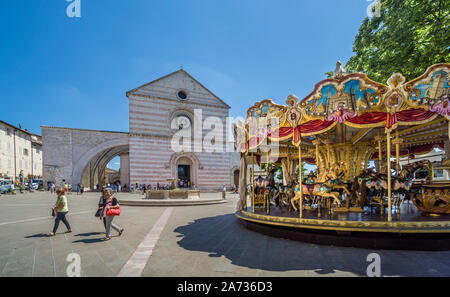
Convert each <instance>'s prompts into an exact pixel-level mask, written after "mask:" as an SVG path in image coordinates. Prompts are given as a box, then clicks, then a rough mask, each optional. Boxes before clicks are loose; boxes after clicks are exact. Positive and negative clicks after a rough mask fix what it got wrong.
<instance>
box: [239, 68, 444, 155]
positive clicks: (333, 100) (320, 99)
mask: <svg viewBox="0 0 450 297" xmlns="http://www.w3.org/2000/svg"><path fill="white" fill-rule="evenodd" d="M449 79H450V64H448V63H443V64H436V65H433V66H431V67H429V68H428V69H427V71H426V72H425V73H424V74H423V75H422V76H420V77H418V78H416V79H413V80H411V81H409V82H407V83H405V78H404V77H403V75H402V74H400V73H395V74H393V75H392V76H391V77H390V78H389V79H388V81H387V85H384V84H381V83H378V82H375V81H373V80H370V79H369V78H368V77H367V76H366V75H365V74H363V73H352V74H344V73H342V72H340V73H337V74H336V75H335V76H334V77H333V78H329V79H325V80H322V81H320V82H319V83H317V84H316V85H315V87H314V89H313V91H312V92H311V93H310V94H309V95H308V96H306V97H305V98H304V99H302V100H299V99H298V98H297V97H296V96H294V95H290V96H288V98H287V100H286V105H284V106H283V105H278V104H275V103H274V102H272V100H269V99H267V100H263V101H260V102H257V103H255V104H254V105H253V106H252V107H250V108H249V109H248V111H247V119H246V120H245V122H244V123H242V122H241V123H239V124H238V125H237V126H235V128H234V134H235V141H236V146H237V148H238V150H239V151H240V152H242V153H246V152H248V151H249V150H251V149H256V148H258V147H259V146H260V145H261V144H262V143H265V142H264V141H265V140H266V139H270V140H271V141H272V142H274V141H275V142H278V143H279V144H282V145H294V146H298V145H300V143H301V145H302V146H308V145H311V146H312V142H313V141H314V140H316V139H318V140H322V141H325V140H327V141H329V142H331V143H334V144H342V143H346V144H349V143H350V144H352V145H373V144H374V139H375V138H376V137H377V136H380V135H384V134H385V133H386V132H394V133H395V134H396V135H397V134H398V136H399V137H401V138H402V141H403V143H402V144H401V150H400V154H401V155H407V154H421V153H426V152H428V151H430V150H431V149H433V148H434V147H436V146H437V147H441V148H443V146H444V141H445V140H446V139H448V126H447V125H448V123H447V120H450V104H449V103H450V102H449V100H450V86H449ZM384 141H386V139H384ZM372 158H377V153H374V155H373V156H372Z"/></svg>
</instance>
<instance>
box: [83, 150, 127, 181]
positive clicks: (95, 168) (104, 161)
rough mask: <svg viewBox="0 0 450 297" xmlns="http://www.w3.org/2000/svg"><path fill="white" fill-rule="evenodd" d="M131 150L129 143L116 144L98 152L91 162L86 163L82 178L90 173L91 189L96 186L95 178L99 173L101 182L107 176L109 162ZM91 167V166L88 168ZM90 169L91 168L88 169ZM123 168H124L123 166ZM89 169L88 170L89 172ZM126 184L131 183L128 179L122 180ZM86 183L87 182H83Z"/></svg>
mask: <svg viewBox="0 0 450 297" xmlns="http://www.w3.org/2000/svg"><path fill="white" fill-rule="evenodd" d="M128 152H129V146H128V145H121V146H116V147H113V148H110V149H106V150H104V151H102V152H101V153H99V154H97V155H96V156H95V157H94V158H93V159H92V160H91V161H90V162H89V163H88V165H86V168H85V169H84V172H83V175H82V180H83V181H84V178H85V174H86V173H89V174H88V175H89V187H90V188H91V189H93V188H94V180H95V175H97V180H98V182H99V183H100V184H101V183H102V179H104V178H105V170H106V166H107V165H108V163H109V162H110V161H111V160H112V159H113V158H114V157H115V156H120V155H121V154H124V153H128ZM87 167H90V168H87ZM88 169H89V170H88ZM121 169H122V168H121ZM87 171H88V172H87ZM122 183H124V184H129V181H128V180H124V181H122ZM83 184H85V183H83Z"/></svg>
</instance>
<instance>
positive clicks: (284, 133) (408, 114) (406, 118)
mask: <svg viewBox="0 0 450 297" xmlns="http://www.w3.org/2000/svg"><path fill="white" fill-rule="evenodd" d="M434 115H435V113H434V112H431V111H427V110H425V109H422V108H417V109H408V110H402V111H399V112H397V113H394V114H390V113H386V112H379V111H372V112H366V113H362V114H360V115H359V116H355V117H353V118H349V119H347V122H349V123H352V124H356V125H360V126H362V127H364V125H371V124H378V123H381V122H384V123H385V127H386V128H387V129H391V128H392V127H393V126H394V125H395V124H397V123H399V122H404V123H411V122H421V121H425V120H428V119H430V118H431V117H433V116H434ZM334 123H335V122H334V121H326V120H312V121H308V122H305V123H303V124H301V125H300V126H297V127H295V128H293V127H280V128H276V129H274V130H273V131H270V130H267V129H265V128H263V129H260V130H259V131H258V134H257V135H256V136H252V137H250V139H249V141H248V142H247V144H246V145H245V149H252V148H255V147H257V146H259V145H260V144H261V143H262V142H263V141H264V139H266V138H267V137H270V138H271V139H273V140H280V139H287V138H292V142H293V143H294V144H295V145H298V144H299V143H300V137H301V135H302V134H303V135H304V134H311V133H314V134H319V133H321V131H325V130H326V129H328V128H330V126H331V125H333V124H334ZM241 148H242V149H244V147H243V145H242V146H241ZM241 151H242V150H241Z"/></svg>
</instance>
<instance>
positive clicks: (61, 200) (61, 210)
mask: <svg viewBox="0 0 450 297" xmlns="http://www.w3.org/2000/svg"><path fill="white" fill-rule="evenodd" d="M56 195H58V198H56V204H55V207H53V211H54V212H56V216H55V217H56V218H55V225H54V226H53V232H51V233H49V234H48V236H55V234H56V230H58V226H59V221H62V222H63V223H64V225H66V227H67V231H66V233H70V232H72V229H71V228H70V224H69V221H67V219H66V214H67V212H68V211H69V208H68V207H67V198H66V196H64V189H62V188H57V189H56Z"/></svg>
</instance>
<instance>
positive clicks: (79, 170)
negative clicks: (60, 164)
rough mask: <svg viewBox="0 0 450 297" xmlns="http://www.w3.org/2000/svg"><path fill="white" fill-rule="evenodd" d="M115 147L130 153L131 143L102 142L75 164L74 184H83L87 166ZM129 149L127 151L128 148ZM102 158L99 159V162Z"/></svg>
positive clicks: (126, 140)
mask: <svg viewBox="0 0 450 297" xmlns="http://www.w3.org/2000/svg"><path fill="white" fill-rule="evenodd" d="M115 147H122V152H124V151H126V150H128V151H129V141H128V138H118V139H113V140H109V141H105V142H102V143H100V144H98V145H96V146H95V147H92V148H91V149H89V150H87V151H86V152H84V153H83V154H82V155H81V157H79V158H78V160H76V161H74V163H73V171H72V184H78V183H81V179H82V176H83V173H84V170H85V169H86V166H87V165H88V164H89V163H90V162H91V161H92V160H93V159H94V158H95V157H98V156H99V155H100V154H102V153H104V152H106V151H108V150H110V149H113V148H115ZM124 147H126V148H128V149H126V148H124ZM101 160H102V158H99V162H100V161H101Z"/></svg>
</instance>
